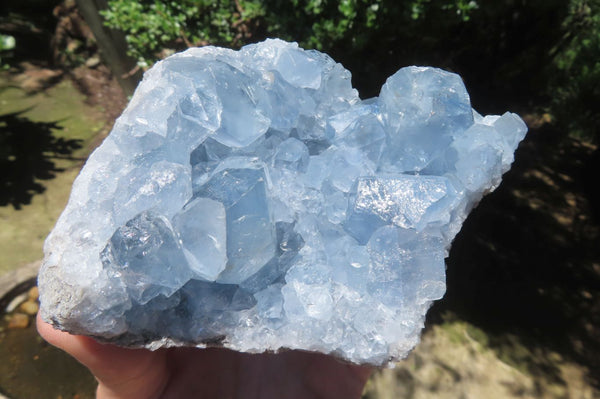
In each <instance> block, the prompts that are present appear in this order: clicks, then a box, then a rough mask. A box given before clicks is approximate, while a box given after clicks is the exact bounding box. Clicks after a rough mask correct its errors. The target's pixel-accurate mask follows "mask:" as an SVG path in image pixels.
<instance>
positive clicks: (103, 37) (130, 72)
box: [76, 0, 142, 95]
mask: <svg viewBox="0 0 600 399" xmlns="http://www.w3.org/2000/svg"><path fill="white" fill-rule="evenodd" d="M76 2H77V7H78V8H79V11H80V12H81V15H83V18H84V19H85V21H86V22H87V24H88V25H89V27H90V29H91V30H92V32H93V33H94V36H95V37H96V42H97V43H98V48H99V49H100V52H101V54H102V57H103V58H104V60H105V61H106V63H107V64H108V66H109V68H110V69H111V71H112V72H113V74H114V75H115V77H116V78H117V81H118V82H119V84H120V85H121V88H122V89H123V91H124V92H125V94H126V95H131V94H133V91H134V90H135V88H136V86H137V84H138V82H139V81H140V79H141V78H142V71H141V70H139V69H136V62H135V60H134V59H133V58H131V57H129V56H128V55H127V43H126V42H125V37H124V36H123V34H122V33H121V32H119V31H116V30H113V29H109V28H107V27H106V26H104V19H103V18H102V16H101V15H100V13H99V11H100V10H104V9H106V8H108V4H107V3H106V0H76Z"/></svg>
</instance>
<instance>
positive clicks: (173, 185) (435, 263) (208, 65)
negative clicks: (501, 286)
mask: <svg viewBox="0 0 600 399" xmlns="http://www.w3.org/2000/svg"><path fill="white" fill-rule="evenodd" d="M526 130H527V128H526V126H525V124H524V123H523V121H522V120H521V119H520V118H519V117H518V116H516V115H515V114H511V113H506V114H504V115H502V116H486V117H482V116H480V115H479V114H477V113H476V112H475V111H473V109H472V108H471V104H470V100H469V95H468V93H467V91H466V89H465V86H464V84H463V82H462V80H461V79H460V77H459V76H458V75H455V74H452V73H449V72H445V71H443V70H440V69H436V68H428V67H407V68H402V69H401V70H399V71H398V72H397V73H396V74H394V75H393V76H391V77H390V78H389V79H388V80H387V82H386V83H385V85H384V86H383V87H382V89H381V95H380V96H379V97H378V98H373V99H369V100H365V101H361V100H360V99H359V97H358V94H357V92H356V90H354V89H353V88H352V86H351V83H350V73H349V72H348V71H346V70H345V69H344V68H343V67H342V66H341V65H339V64H337V63H335V62H334V61H333V60H332V59H331V58H329V57H328V56H327V55H325V54H323V53H320V52H317V51H305V50H302V49H300V48H299V47H298V46H297V45H296V44H295V43H286V42H283V41H280V40H267V41H265V42H262V43H258V44H254V45H249V46H246V47H244V48H242V49H241V50H239V51H232V50H227V49H222V48H215V47H204V48H195V49H190V50H187V51H185V52H183V53H180V54H176V55H174V56H171V57H169V58H167V59H165V60H164V61H161V62H158V63H157V64H156V65H155V66H154V67H153V68H152V69H150V70H149V71H148V72H146V74H145V76H144V80H143V81H142V83H141V84H140V86H139V87H138V89H137V91H136V93H135V94H134V96H133V98H132V100H131V102H130V104H129V106H128V108H127V109H126V110H125V112H124V113H123V115H122V116H121V117H120V118H119V119H118V120H117V121H116V123H115V126H114V128H113V131H112V132H111V134H110V135H109V136H108V137H107V139H106V140H105V141H104V143H103V144H102V145H101V146H100V147H99V148H98V149H97V150H96V151H94V153H93V154H92V155H91V156H90V158H89V160H88V162H87V164H86V165H85V167H84V168H83V170H82V172H81V174H80V175H79V177H78V178H77V180H76V181H75V183H74V185H73V192H72V194H71V198H70V200H69V203H68V205H67V208H66V209H65V211H64V213H63V214H62V216H61V217H60V219H59V220H58V222H57V224H56V227H55V229H54V230H53V231H52V233H51V234H50V236H49V237H48V239H47V241H46V245H45V248H44V250H45V255H46V257H45V260H44V263H43V267H42V270H41V272H40V276H39V283H40V292H41V302H42V308H41V312H42V317H43V318H44V319H45V320H47V321H49V322H50V323H52V324H53V325H55V326H56V327H58V328H60V329H63V330H67V331H70V332H72V333H76V334H86V335H91V336H94V337H97V338H99V339H101V340H104V341H108V342H114V343H117V344H120V345H126V346H145V347H148V348H151V349H156V348H159V347H161V346H180V345H192V346H198V347H204V346H208V345H222V346H225V347H227V348H231V349H234V350H238V351H246V352H262V351H266V350H271V351H277V350H279V349H281V348H289V349H302V350H309V351H319V352H323V353H331V354H334V355H336V356H338V357H341V358H343V359H345V360H348V361H351V362H355V363H369V364H375V365H382V364H386V363H388V362H390V361H393V360H395V359H399V358H401V357H403V356H405V355H406V354H407V353H408V351H409V350H410V349H411V348H412V347H413V346H414V345H415V344H416V343H417V342H418V338H419V334H420V331H421V328H422V327H423V321H424V317H425V313H426V311H427V309H428V308H429V306H430V305H431V302H432V301H433V300H436V299H439V298H441V297H442V296H443V295H444V291H445V266H444V257H445V256H447V254H448V250H449V248H450V244H451V242H452V240H453V238H454V236H455V235H456V234H457V232H458V231H459V230H460V227H461V225H462V222H463V221H464V219H465V218H466V217H467V214H468V212H469V211H470V210H471V208H472V207H473V206H474V204H476V203H477V202H478V201H479V200H480V199H481V197H482V196H483V195H484V194H485V193H487V192H490V191H492V190H494V189H495V188H496V187H497V186H498V184H499V183H500V179H501V176H502V174H503V173H504V172H506V171H507V170H508V169H509V167H510V164H511V163H512V161H513V153H514V151H515V149H516V147H517V145H518V143H519V142H520V141H521V140H522V139H523V137H524V136H525V133H526Z"/></svg>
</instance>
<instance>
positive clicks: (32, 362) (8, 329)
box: [0, 279, 96, 399]
mask: <svg viewBox="0 0 600 399" xmlns="http://www.w3.org/2000/svg"><path fill="white" fill-rule="evenodd" d="M34 284H35V279H31V280H28V281H26V282H24V283H22V284H19V285H18V286H17V287H15V288H14V289H12V290H11V291H10V292H9V293H8V294H6V295H5V296H4V297H2V298H0V310H1V311H2V317H1V318H0V394H1V395H5V396H6V397H8V398H9V399H32V398H36V399H93V398H94V396H95V395H94V393H95V389H96V381H95V380H94V377H93V376H92V375H91V374H90V373H89V372H88V371H87V369H86V368H84V367H83V366H82V365H81V364H79V363H78V362H77V361H76V360H74V359H73V358H71V357H70V356H68V355H67V354H65V353H64V352H62V351H61V350H59V349H56V348H54V347H53V346H51V345H50V344H48V343H46V342H45V341H44V340H43V339H42V338H41V337H40V336H39V335H38V334H37V330H36V328H35V314H34V313H35V310H36V308H35V305H36V301H35V300H34V299H33V298H35V289H33V290H31V288H32V287H34ZM30 290H31V291H30ZM7 307H8V310H10V312H7V311H6V310H7ZM28 313H29V314H28ZM1 395H0V396H1Z"/></svg>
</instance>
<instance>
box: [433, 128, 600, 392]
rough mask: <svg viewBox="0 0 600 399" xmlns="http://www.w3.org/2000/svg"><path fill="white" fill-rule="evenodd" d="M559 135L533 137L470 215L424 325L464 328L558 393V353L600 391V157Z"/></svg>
mask: <svg viewBox="0 0 600 399" xmlns="http://www.w3.org/2000/svg"><path fill="white" fill-rule="evenodd" d="M560 136H561V134H560V132H558V131H556V130H554V129H553V128H552V127H551V126H549V125H545V126H542V128H539V129H537V130H532V131H530V133H529V135H528V136H527V138H526V140H525V141H524V142H523V143H521V146H520V148H519V150H518V152H517V154H516V162H515V164H514V165H513V169H512V170H511V171H510V172H509V173H508V174H506V175H505V177H504V181H503V183H502V185H501V186H500V187H499V188H498V189H497V190H496V192H494V194H492V195H490V196H488V197H486V198H485V199H484V200H483V201H482V202H481V203H480V204H479V206H478V207H477V208H476V209H475V210H474V211H473V212H472V214H471V215H470V216H469V218H468V220H467V221H466V223H465V224H464V226H463V229H462V231H461V233H460V234H459V235H458V236H457V238H456V240H455V242H454V244H453V247H452V250H451V253H450V257H449V259H448V260H447V265H448V270H447V283H448V291H447V294H446V296H445V298H444V299H443V300H442V301H439V302H438V303H437V304H436V305H435V306H434V307H433V308H432V311H431V312H430V313H429V315H428V323H429V324H430V325H431V324H438V323H441V322H443V321H444V320H447V318H448V315H452V316H451V317H456V318H458V319H462V320H465V321H467V322H469V323H471V324H473V325H475V326H476V327H479V328H480V329H482V330H483V331H485V333H486V334H487V336H486V337H485V340H486V345H488V346H489V347H490V348H491V349H493V350H494V351H495V352H496V353H497V355H498V357H499V358H500V359H502V360H504V361H506V362H507V363H509V364H512V365H515V366H517V367H518V368H521V369H525V370H526V371H527V372H528V373H530V374H531V375H532V376H534V377H535V376H539V377H540V379H541V378H542V377H543V378H544V379H546V380H548V379H550V380H553V381H555V382H557V383H559V384H560V383H561V381H560V379H561V376H560V372H559V370H558V367H557V364H556V361H555V359H554V360H553V358H552V356H550V355H549V354H550V352H555V353H558V354H560V355H561V356H562V357H563V358H564V359H566V360H571V361H575V362H577V363H580V364H583V365H584V366H587V368H588V369H589V370H590V375H589V378H590V380H591V381H590V383H591V384H592V385H594V386H596V387H598V386H600V358H599V357H598V356H597V354H598V353H600V245H599V243H600V233H599V232H600V226H599V224H598V220H597V219H596V220H594V215H597V207H598V205H599V204H598V202H596V201H597V198H598V196H597V192H598V191H597V182H598V179H597V177H595V173H596V172H594V170H595V171H598V170H600V167H599V166H598V150H596V151H594V147H593V146H591V145H589V144H585V143H583V142H581V141H578V140H576V139H571V138H568V139H559V137H560ZM562 136H563V137H564V135H562ZM594 207H596V208H595V209H593V208H594ZM532 354H533V356H532Z"/></svg>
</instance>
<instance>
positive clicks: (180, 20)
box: [102, 0, 263, 67]
mask: <svg viewBox="0 0 600 399" xmlns="http://www.w3.org/2000/svg"><path fill="white" fill-rule="evenodd" d="M108 6H109V8H108V9H107V10H105V11H103V12H102V15H103V17H104V18H105V20H106V25H107V26H109V27H111V28H115V29H120V30H122V31H123V32H125V34H126V40H127V44H128V46H129V54H130V55H131V56H133V57H135V58H136V59H137V60H138V64H139V65H140V66H142V67H146V66H148V65H149V64H152V63H153V62H154V61H156V59H158V58H161V56H163V55H165V54H161V51H162V50H164V49H165V48H166V49H172V50H179V49H182V48H186V47H190V46H195V45H196V46H197V45H203V44H208V43H211V44H219V45H230V46H231V45H233V46H235V45H240V44H242V41H243V40H242V39H243V38H244V33H245V32H247V31H248V27H247V26H248V25H249V24H251V23H252V21H254V20H255V19H257V18H259V17H260V16H261V15H262V13H263V10H262V6H261V3H260V2H258V1H244V0H233V1H230V0H220V1H210V0H184V1H179V2H176V1H164V0H145V1H138V2H133V1H129V0H109V2H108ZM167 53H168V50H167Z"/></svg>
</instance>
